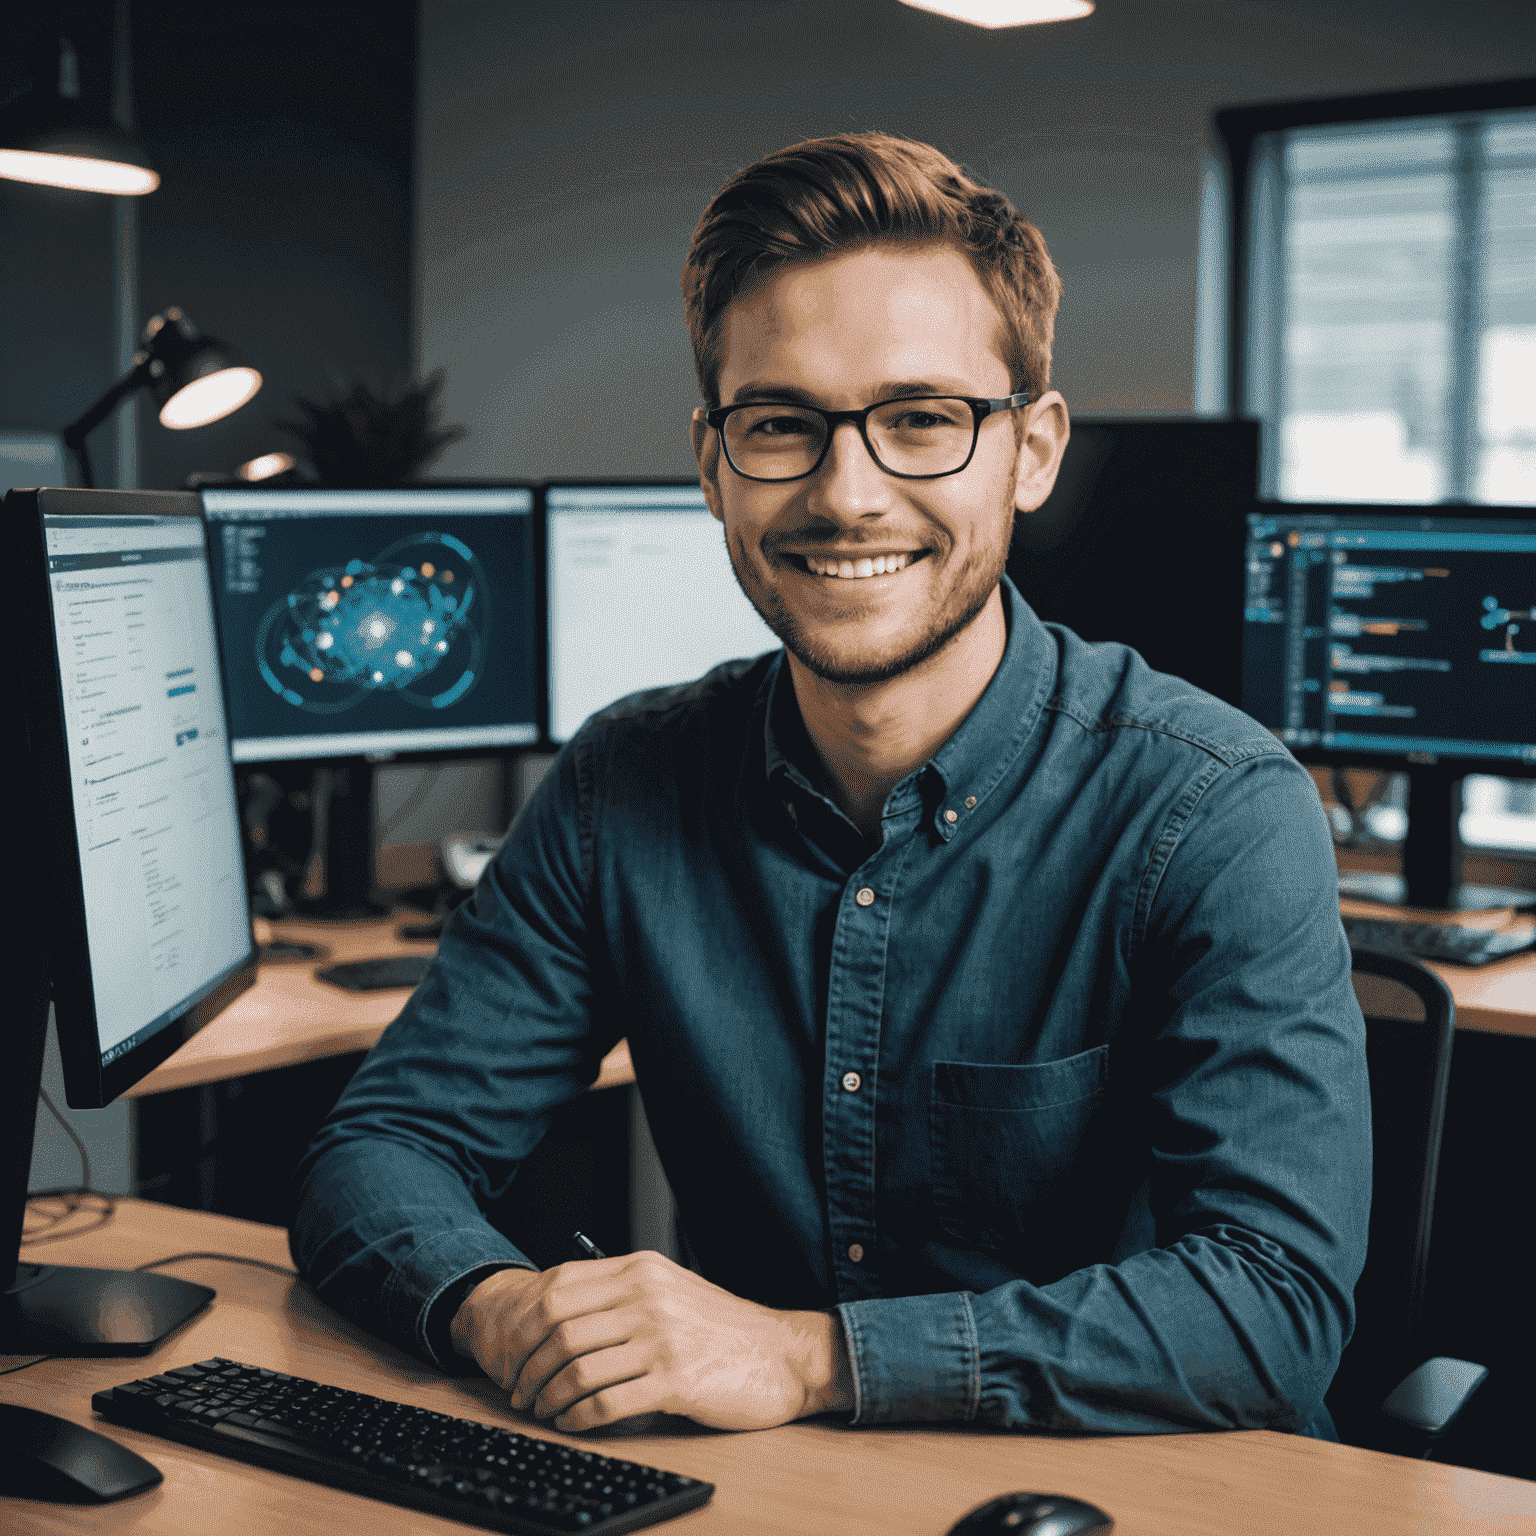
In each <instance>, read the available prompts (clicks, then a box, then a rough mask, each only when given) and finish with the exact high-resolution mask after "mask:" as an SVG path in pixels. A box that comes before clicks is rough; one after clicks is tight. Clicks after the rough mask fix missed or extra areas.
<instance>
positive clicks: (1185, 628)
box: [1008, 417, 1259, 704]
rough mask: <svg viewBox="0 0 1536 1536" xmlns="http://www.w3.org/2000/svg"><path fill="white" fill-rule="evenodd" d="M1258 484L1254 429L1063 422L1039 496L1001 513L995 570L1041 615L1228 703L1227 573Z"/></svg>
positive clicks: (1233, 628) (1236, 677)
mask: <svg viewBox="0 0 1536 1536" xmlns="http://www.w3.org/2000/svg"><path fill="white" fill-rule="evenodd" d="M1258 485H1259V426H1258V423H1257V422H1254V421H1218V420H1214V419H1205V418H1201V417H1138V418H1129V419H1120V420H1109V419H1105V418H1097V419H1094V418H1084V419H1075V420H1074V421H1073V423H1072V436H1071V439H1070V440H1069V442H1068V443H1067V450H1066V453H1065V454H1064V455H1063V457H1062V462H1061V469H1060V472H1059V473H1058V475H1057V477H1056V485H1055V487H1054V489H1053V490H1052V491H1051V494H1050V496H1049V497H1047V499H1046V500H1045V502H1044V503H1043V504H1042V505H1041V506H1040V507H1038V508H1037V509H1036V510H1035V511H1033V512H1029V513H1021V514H1020V515H1019V516H1018V517H1016V518H1015V519H1014V531H1013V544H1012V547H1011V549H1010V551H1009V555H1008V574H1009V576H1010V577H1011V578H1012V579H1013V583H1014V585H1015V586H1017V587H1018V589H1019V591H1020V592H1021V593H1022V594H1023V596H1024V599H1025V601H1026V602H1028V603H1029V605H1030V607H1032V608H1033V609H1034V610H1035V612H1036V613H1038V614H1039V615H1040V617H1041V618H1042V619H1050V620H1054V621H1055V622H1057V623H1060V624H1065V625H1066V626H1067V628H1068V629H1071V630H1073V631H1075V632H1076V633H1077V634H1079V635H1081V636H1082V638H1083V639H1085V640H1094V641H1097V640H1118V641H1120V642H1121V643H1123V644H1125V645H1129V646H1131V647H1132V648H1133V649H1135V650H1136V651H1138V652H1139V653H1140V654H1141V656H1142V658H1143V659H1144V660H1145V661H1146V662H1147V664H1148V665H1149V666H1152V667H1155V668H1156V669H1157V670H1158V671H1160V672H1171V673H1173V674H1174V675H1175V676H1177V677H1182V678H1184V679H1185V680H1186V681H1187V682H1191V683H1193V684H1195V686H1196V687H1198V688H1204V689H1205V690H1206V691H1207V692H1209V693H1213V694H1215V695H1216V696H1217V697H1218V698H1221V699H1225V700H1226V701H1227V702H1228V703H1230V704H1235V703H1236V702H1237V699H1238V694H1239V691H1240V688H1241V681H1242V680H1241V672H1240V667H1239V660H1238V658H1239V655H1240V651H1241V640H1242V611H1241V608H1240V606H1239V605H1238V604H1237V603H1236V602H1234V601H1233V600H1232V595H1231V594H1232V572H1233V571H1234V570H1236V569H1237V566H1238V562H1239V561H1240V560H1241V558H1242V550H1243V536H1244V531H1245V530H1244V524H1243V515H1244V513H1246V512H1247V511H1248V510H1250V508H1252V507H1253V506H1254V505H1255V502H1256V499H1257V496H1258Z"/></svg>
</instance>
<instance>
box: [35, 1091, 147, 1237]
mask: <svg viewBox="0 0 1536 1536" xmlns="http://www.w3.org/2000/svg"><path fill="white" fill-rule="evenodd" d="M37 1096H38V1098H40V1099H41V1100H42V1101H43V1105H44V1107H45V1108H46V1109H47V1111H48V1113H49V1114H50V1115H52V1116H53V1118H54V1119H55V1120H57V1121H58V1122H59V1129H60V1130H62V1131H63V1132H64V1134H65V1135H66V1136H68V1137H69V1139H70V1140H71V1141H72V1142H74V1144H75V1150H76V1151H77V1152H78V1153H79V1154H80V1182H79V1183H78V1184H73V1185H64V1186H61V1187H60V1188H58V1189H35V1190H29V1191H28V1193H27V1210H28V1212H29V1213H30V1212H31V1210H32V1205H33V1202H34V1201H43V1200H58V1201H61V1202H62V1206H61V1208H60V1209H59V1210H57V1211H52V1212H43V1213H41V1214H42V1215H43V1218H44V1219H43V1223H42V1225H41V1226H34V1227H33V1228H32V1229H31V1231H30V1232H28V1231H26V1230H23V1232H22V1238H21V1246H22V1247H23V1248H27V1247H30V1246H31V1245H32V1244H34V1243H56V1242H59V1241H61V1240H62V1239H64V1238H66V1237H79V1236H81V1235H82V1234H84V1233H86V1232H94V1231H95V1230H96V1229H97V1228H98V1227H104V1226H106V1224H107V1223H108V1222H109V1221H111V1220H112V1216H113V1213H114V1212H115V1211H116V1209H117V1202H118V1201H119V1200H120V1199H121V1198H122V1196H120V1195H109V1194H104V1193H103V1192H102V1191H101V1190H99V1189H93V1188H92V1187H91V1154H90V1153H89V1152H88V1151H87V1150H86V1145H85V1143H84V1142H83V1141H81V1139H80V1137H79V1135H78V1134H77V1133H76V1131H75V1128H74V1126H72V1125H71V1124H70V1123H69V1121H68V1120H66V1119H65V1118H64V1116H63V1115H62V1114H61V1113H60V1112H59V1107H58V1105H57V1104H55V1103H54V1102H53V1100H52V1099H51V1098H49V1096H48V1090H47V1089H46V1088H43V1087H39V1088H38V1090H37ZM89 1201H99V1202H100V1204H99V1205H97V1206H96V1207H95V1208H94V1214H95V1216H96V1220H95V1221H93V1222H92V1223H91V1224H90V1225H89V1226H84V1227H71V1228H70V1229H69V1230H68V1231H66V1232H58V1231H55V1228H57V1227H60V1226H62V1225H63V1224H64V1223H65V1222H66V1221H68V1220H69V1218H70V1217H71V1216H74V1215H75V1214H77V1213H78V1212H80V1211H82V1210H85V1209H87V1202H89Z"/></svg>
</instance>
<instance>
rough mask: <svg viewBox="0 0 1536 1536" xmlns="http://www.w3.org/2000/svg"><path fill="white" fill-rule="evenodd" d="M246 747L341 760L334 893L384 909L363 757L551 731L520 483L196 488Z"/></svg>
mask: <svg viewBox="0 0 1536 1536" xmlns="http://www.w3.org/2000/svg"><path fill="white" fill-rule="evenodd" d="M203 505H204V507H205V509H206V511H207V516H208V524H209V533H210V538H211V541H212V546H213V551H214V571H215V580H214V593H215V602H216V606H217V609H218V616H219V627H220V630H221V632H222V635H223V641H224V653H225V658H226V663H227V668H228V671H227V674H226V675H227V681H228V687H229V713H230V725H231V730H232V737H231V747H232V753H233V757H234V760H235V762H236V763H268V764H270V763H278V762H283V761H292V760H306V761H310V762H330V763H332V764H334V765H336V768H337V770H338V771H337V772H333V773H331V774H329V775H328V776H327V779H326V782H327V783H328V784H330V785H331V786H332V789H333V793H332V794H331V796H330V798H329V800H328V802H327V804H326V806H325V814H324V826H325V834H326V835H325V859H324V868H325V884H326V894H325V896H324V897H323V898H321V899H320V900H319V901H318V902H311V903H308V904H306V906H305V910H306V911H307V914H308V915H310V916H314V917H340V918H346V917H358V916H367V915H370V914H374V915H378V914H381V913H382V912H383V910H384V909H383V908H381V907H375V906H374V905H373V903H372V900H371V894H370V893H371V887H372V884H373V878H372V877H373V821H374V814H373V806H374V775H373V771H372V768H371V767H369V766H368V765H367V762H365V759H366V760H367V761H368V762H378V761H380V760H383V759H387V758H394V757H400V756H407V755H411V754H415V755H418V756H419V755H421V754H427V755H429V756H431V757H432V758H433V759H441V758H443V757H445V756H450V755H455V754H458V755H462V754H467V753H484V752H488V751H489V752H503V751H506V750H507V749H509V748H515V747H526V746H531V745H533V744H534V743H536V742H537V741H538V740H539V739H540V704H541V697H540V695H541V693H542V686H541V685H542V678H541V669H540V665H539V655H538V629H537V619H536V607H535V602H536V595H537V581H536V576H535V570H536V551H535V545H534V531H535V530H534V515H533V512H534V500H533V492H532V490H531V489H530V488H529V487H528V486H525V485H498V486H464V485H451V484H440V485H438V484H426V485H419V486H410V487H406V488H402V489H396V490H374V491H341V490H318V489H305V488H300V487H293V488H282V489H272V490H263V489H260V488H252V489H248V490H246V489H241V490H207V491H204V492H203Z"/></svg>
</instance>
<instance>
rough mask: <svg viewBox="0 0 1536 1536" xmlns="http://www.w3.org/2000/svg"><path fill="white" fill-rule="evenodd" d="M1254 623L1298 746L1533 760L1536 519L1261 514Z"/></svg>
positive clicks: (1261, 703) (1251, 690)
mask: <svg viewBox="0 0 1536 1536" xmlns="http://www.w3.org/2000/svg"><path fill="white" fill-rule="evenodd" d="M1244 620H1245V622H1244V625H1243V637H1244V638H1243V708H1244V709H1245V710H1246V711H1247V712H1248V713H1249V714H1251V715H1252V716H1253V717H1254V718H1255V719H1256V720H1258V721H1259V722H1260V723H1261V724H1263V725H1266V726H1268V727H1269V728H1270V729H1271V730H1273V731H1274V732H1275V734H1276V735H1277V736H1279V737H1280V739H1281V740H1282V741H1285V742H1287V743H1288V744H1290V745H1291V746H1293V747H1298V748H1305V747H1315V748H1321V749H1323V750H1326V751H1331V752H1359V753H1364V754H1367V755H1369V754H1371V753H1378V754H1391V755H1394V756H1398V757H1402V756H1404V755H1408V754H1415V753H1422V754H1426V755H1429V756H1433V757H1440V756H1445V757H1474V758H1503V759H1506V760H1508V761H1510V762H1511V763H1530V764H1536V517H1532V518H1530V519H1524V518H1497V519H1495V518H1486V519H1484V518H1477V517H1454V518H1451V517H1435V516H1431V515H1425V514H1424V513H1422V512H1421V511H1419V510H1418V509H1416V508H1405V509H1404V510H1403V512H1402V513H1401V514H1395V513H1394V514H1384V513H1380V512H1371V513H1359V514H1348V513H1328V514H1308V513H1304V512H1302V511H1300V510H1299V509H1298V510H1294V511H1293V510H1290V509H1287V510H1286V511H1284V512H1263V513H1254V514H1250V515H1249V518H1248V543H1247V595H1246V602H1245V608H1244Z"/></svg>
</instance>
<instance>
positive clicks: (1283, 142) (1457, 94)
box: [1201, 79, 1536, 859]
mask: <svg viewBox="0 0 1536 1536" xmlns="http://www.w3.org/2000/svg"><path fill="white" fill-rule="evenodd" d="M1216 125H1217V129H1218V131H1219V133H1220V135H1221V138H1222V140H1223V142H1224V144H1225V147H1226V150H1227V155H1228V161H1229V167H1230V177H1229V181H1228V185H1227V187H1226V188H1225V189H1224V190H1225V191H1226V192H1227V194H1228V196H1227V200H1226V203H1225V206H1226V207H1230V209H1231V228H1230V233H1229V234H1228V235H1227V237H1226V238H1227V239H1228V241H1229V242H1230V243H1229V244H1228V250H1227V255H1228V265H1227V268H1226V270H1225V271H1224V272H1223V271H1222V268H1221V264H1220V263H1217V262H1213V261H1209V260H1208V253H1207V252H1206V251H1204V250H1202V253H1201V255H1202V265H1201V273H1202V279H1201V280H1202V285H1203V286H1202V293H1201V304H1202V314H1205V313H1210V314H1213V315H1220V314H1222V313H1223V309H1224V306H1223V304H1222V302H1221V301H1222V300H1223V299H1224V300H1225V301H1226V305H1225V313H1226V314H1228V315H1230V317H1231V319H1230V324H1229V326H1228V329H1227V334H1226V337H1225V343H1226V345H1225V361H1226V378H1225V381H1224V382H1225V384H1226V390H1225V395H1226V405H1227V407H1228V409H1230V410H1235V411H1237V412H1239V413H1240V414H1244V415H1250V416H1254V417H1256V418H1257V419H1258V420H1259V421H1260V422H1261V423H1262V424H1263V453H1262V468H1261V478H1260V490H1261V494H1262V495H1263V496H1265V497H1270V498H1274V499H1276V500H1280V501H1286V502H1332V503H1339V502H1371V503H1377V504H1380V503H1385V502H1398V503H1421V504H1433V503H1436V502H1471V503H1485V504H1492V505H1502V506H1536V79H1526V80H1512V81H1502V82H1494V83H1491V84H1486V85H1473V86H1457V87H1451V88H1448V89H1444V90H1432V91H1417V92H1400V93H1395V94H1391V95H1382V96H1374V97H1355V98H1349V99H1341V100H1333V101H1307V102H1294V103H1289V104H1279V105H1274V106H1264V107H1247V108H1240V109H1235V110H1232V111H1226V112H1220V113H1218V114H1217V116H1216ZM1207 201H1210V198H1209V196H1208V198H1207ZM1224 226H1225V221H1224V220H1220V219H1207V220H1206V221H1205V222H1204V223H1203V226H1202V228H1203V230H1208V231H1210V232H1211V233H1213V234H1217V235H1219V233H1220V232H1221V231H1222V230H1223V228H1224ZM1221 281H1225V282H1226V284H1227V287H1228V292H1227V293H1226V294H1222V295H1214V294H1212V293H1210V292H1207V291H1205V289H1206V288H1209V287H1210V286H1212V284H1213V283H1220V282H1221ZM1201 340H1202V344H1203V345H1204V346H1205V348H1206V350H1207V351H1209V350H1210V338H1209V336H1206V335H1203V336H1202V338H1201ZM1201 361H1202V362H1203V363H1204V369H1203V377H1204V378H1205V379H1207V380H1216V379H1219V377H1220V373H1221V370H1220V369H1219V367H1217V366H1214V365H1213V363H1212V360H1211V359H1210V358H1208V357H1206V356H1205V354H1204V353H1202V356H1201ZM1217 392H1219V386H1218V388H1217V389H1216V390H1214V391H1212V393H1217ZM1201 403H1202V406H1203V407H1204V408H1206V409H1209V408H1210V407H1211V405H1212V403H1213V402H1212V401H1210V400H1206V399H1202V402H1201ZM1398 798H1399V799H1400V798H1401V797H1400V796H1399V797H1398ZM1368 815H1369V816H1374V817H1375V822H1374V823H1372V824H1371V825H1370V826H1369V827H1368V828H1367V830H1368V831H1369V832H1370V833H1371V835H1373V836H1375V837H1377V838H1378V839H1381V840H1384V841H1388V842H1391V841H1396V840H1397V839H1400V838H1401V837H1402V826H1400V825H1399V823H1402V825H1403V826H1405V825H1406V822H1405V820H1404V816H1403V811H1402V808H1401V805H1400V804H1398V801H1397V800H1394V798H1393V797H1392V796H1391V795H1385V796H1383V797H1382V799H1381V802H1380V804H1378V805H1376V806H1375V807H1374V808H1373V809H1372V811H1371V812H1369V813H1368ZM1461 837H1462V840H1463V842H1464V843H1465V844H1466V845H1467V846H1469V847H1472V848H1486V849H1491V850H1492V849H1497V850H1502V851H1504V852H1506V853H1509V854H1513V855H1515V856H1516V857H1522V856H1523V857H1524V858H1525V859H1530V858H1532V857H1533V856H1536V785H1531V784H1520V783H1515V782H1512V781H1510V780H1507V779H1504V778H1495V777H1489V776H1485V775H1475V776H1471V777H1469V778H1468V779H1467V780H1466V781H1465V784H1464V786H1463V814H1462V819H1461Z"/></svg>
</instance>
